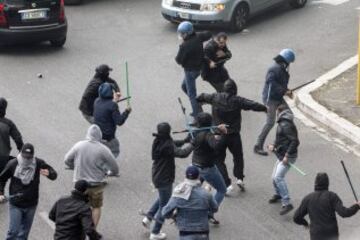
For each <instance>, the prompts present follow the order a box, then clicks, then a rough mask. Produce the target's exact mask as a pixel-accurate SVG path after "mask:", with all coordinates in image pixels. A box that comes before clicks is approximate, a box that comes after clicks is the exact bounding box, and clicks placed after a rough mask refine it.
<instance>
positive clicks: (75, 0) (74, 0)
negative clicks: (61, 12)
mask: <svg viewBox="0 0 360 240" xmlns="http://www.w3.org/2000/svg"><path fill="white" fill-rule="evenodd" d="M82 1H83V0H64V3H65V5H80V4H81V3H82Z"/></svg>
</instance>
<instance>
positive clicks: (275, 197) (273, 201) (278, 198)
mask: <svg viewBox="0 0 360 240" xmlns="http://www.w3.org/2000/svg"><path fill="white" fill-rule="evenodd" d="M280 200H281V196H280V195H277V194H275V195H274V196H272V197H271V198H270V199H269V203H277V202H279V201H280Z"/></svg>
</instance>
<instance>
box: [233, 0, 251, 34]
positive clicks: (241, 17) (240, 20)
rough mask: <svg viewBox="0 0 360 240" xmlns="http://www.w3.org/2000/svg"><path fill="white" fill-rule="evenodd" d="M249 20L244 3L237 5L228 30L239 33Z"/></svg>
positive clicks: (247, 9) (247, 10) (247, 8)
mask: <svg viewBox="0 0 360 240" xmlns="http://www.w3.org/2000/svg"><path fill="white" fill-rule="evenodd" d="M248 19H249V7H248V6H247V5H246V4H245V3H241V4H239V5H238V6H237V7H236V8H235V10H234V12H233V15H232V18H231V22H230V30H231V31H232V32H241V31H242V30H244V28H245V27H246V24H247V21H248Z"/></svg>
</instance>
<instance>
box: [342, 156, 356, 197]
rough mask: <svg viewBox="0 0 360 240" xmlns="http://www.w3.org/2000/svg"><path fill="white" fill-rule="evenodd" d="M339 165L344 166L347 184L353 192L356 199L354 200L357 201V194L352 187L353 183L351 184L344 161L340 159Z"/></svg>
mask: <svg viewBox="0 0 360 240" xmlns="http://www.w3.org/2000/svg"><path fill="white" fill-rule="evenodd" d="M341 165H342V166H343V168H344V172H345V175H346V178H347V180H348V182H349V185H350V187H351V190H352V192H353V194H354V197H355V200H356V202H358V201H359V200H358V197H357V194H356V192H355V189H354V187H353V185H352V182H351V179H350V176H349V173H348V171H347V169H346V167H345V163H344V161H341Z"/></svg>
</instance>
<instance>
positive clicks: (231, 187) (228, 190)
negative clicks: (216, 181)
mask: <svg viewBox="0 0 360 240" xmlns="http://www.w3.org/2000/svg"><path fill="white" fill-rule="evenodd" d="M233 190H234V187H233V186H232V185H230V186H228V187H227V188H226V193H225V195H229V194H230V193H231V192H232V191H233Z"/></svg>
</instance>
